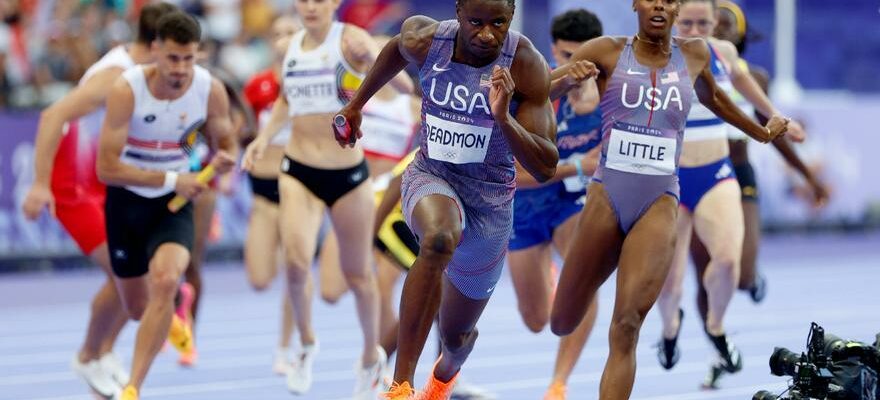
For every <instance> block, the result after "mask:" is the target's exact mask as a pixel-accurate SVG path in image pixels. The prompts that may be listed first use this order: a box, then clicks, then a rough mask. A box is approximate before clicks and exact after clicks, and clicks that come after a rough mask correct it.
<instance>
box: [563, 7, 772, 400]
mask: <svg viewBox="0 0 880 400" xmlns="http://www.w3.org/2000/svg"><path fill="white" fill-rule="evenodd" d="M680 6H681V3H680V1H677V0H633V2H632V8H633V11H634V12H636V14H637V16H638V33H637V34H636V35H634V36H633V37H601V38H597V39H594V40H591V41H589V42H587V43H586V44H585V45H583V46H581V48H580V49H578V51H577V52H575V54H574V56H573V57H572V63H574V62H578V61H581V60H586V61H590V62H592V63H594V64H595V68H598V70H599V71H601V73H600V74H599V78H598V80H597V83H598V87H599V93H601V96H602V97H601V102H600V108H601V109H602V156H601V160H600V165H599V169H598V170H597V172H596V174H595V176H594V178H593V181H592V182H591V183H590V186H589V188H588V191H587V202H586V205H585V206H584V211H583V213H582V215H581V218H582V220H583V221H585V222H588V223H582V224H579V225H578V228H577V233H576V234H575V238H574V240H575V241H576V242H575V244H574V245H572V246H570V249H569V253H568V255H567V256H566V257H565V265H564V267H563V270H562V276H561V277H560V279H559V284H558V286H557V289H556V298H555V300H554V302H553V311H552V315H551V321H550V324H551V328H552V329H553V332H554V333H556V334H559V335H567V334H570V333H571V332H572V331H574V329H575V327H576V326H577V325H578V324H579V323H580V321H581V320H582V319H583V317H584V315H585V313H586V311H587V308H588V305H589V304H590V302H591V301H592V299H593V297H594V296H595V295H596V291H597V290H598V288H599V287H600V286H601V285H602V283H604V282H605V280H606V279H608V277H609V276H610V275H611V273H612V272H614V270H615V269H617V292H616V298H615V304H614V313H613V315H612V318H611V326H610V332H609V340H610V343H609V345H610V352H609V357H608V360H607V361H606V364H605V371H604V373H603V375H602V381H601V384H600V387H599V398H600V399H603V400H606V399H615V400H616V399H626V398H629V396H630V394H631V392H632V386H633V382H634V380H635V372H636V370H635V366H636V362H635V361H636V358H635V350H636V344H637V343H638V340H639V332H640V330H641V326H642V323H643V321H644V319H645V316H646V315H647V313H648V311H650V309H651V307H652V306H653V304H654V301H655V300H656V299H657V296H658V295H659V293H660V290H661V289H662V287H663V283H664V281H665V279H666V276H667V275H668V272H669V266H670V261H671V259H672V253H673V247H674V245H675V238H676V237H675V224H676V217H677V211H678V196H679V185H678V176H677V172H678V158H679V154H680V151H681V145H682V139H683V135H684V129H685V122H686V119H687V115H688V112H689V111H690V108H691V104H692V102H693V101H695V100H699V101H700V103H702V104H705V105H706V106H707V107H708V108H709V110H711V111H712V112H713V113H715V114H716V115H718V116H719V117H720V118H722V119H724V120H726V121H728V122H730V123H732V124H734V125H736V126H737V127H739V128H740V129H742V130H743V131H745V132H746V133H748V134H749V135H750V136H752V137H754V138H756V139H758V140H760V141H762V142H767V141H770V140H772V139H773V138H775V137H776V136H778V135H780V134H782V133H783V132H785V130H786V126H787V120H785V119H783V118H781V117H778V116H774V117H773V118H771V119H770V121H769V123H768V125H767V126H766V127H761V126H760V125H758V124H756V123H754V122H753V121H752V120H751V119H749V117H748V116H746V115H745V114H743V113H742V111H740V110H739V108H737V107H736V105H735V104H734V103H733V102H732V101H731V100H730V99H729V98H728V97H727V96H726V95H725V94H724V93H723V91H721V89H720V88H719V87H718V86H717V85H716V83H715V79H714V78H713V76H712V72H711V68H710V62H709V61H710V53H709V49H708V46H707V45H706V42H705V41H704V40H702V39H680V38H673V37H672V26H673V24H674V23H675V19H676V18H677V17H678V12H679V7H680ZM562 73H565V68H560V69H558V70H557V71H554V76H556V75H557V74H562Z"/></svg>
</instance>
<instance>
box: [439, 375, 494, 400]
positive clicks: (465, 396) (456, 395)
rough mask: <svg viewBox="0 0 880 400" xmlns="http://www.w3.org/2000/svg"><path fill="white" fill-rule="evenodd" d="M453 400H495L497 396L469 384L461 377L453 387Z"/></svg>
mask: <svg viewBox="0 0 880 400" xmlns="http://www.w3.org/2000/svg"><path fill="white" fill-rule="evenodd" d="M450 399H452V400H495V395H494V394H492V393H490V392H489V391H488V390H486V389H483V388H481V387H479V386H475V385H471V384H468V383H467V382H466V381H463V380H462V379H461V377H459V378H458V381H457V382H455V386H453V387H452V396H451V397H450Z"/></svg>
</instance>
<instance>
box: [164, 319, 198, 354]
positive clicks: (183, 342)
mask: <svg viewBox="0 0 880 400" xmlns="http://www.w3.org/2000/svg"><path fill="white" fill-rule="evenodd" d="M168 341H169V342H171V345H172V346H174V348H175V349H177V351H179V352H180V353H181V354H188V353H191V352H193V341H192V330H190V329H189V327H188V326H187V325H186V323H185V322H183V320H182V319H181V318H180V317H178V316H177V314H173V315H172V316H171V329H169V330H168Z"/></svg>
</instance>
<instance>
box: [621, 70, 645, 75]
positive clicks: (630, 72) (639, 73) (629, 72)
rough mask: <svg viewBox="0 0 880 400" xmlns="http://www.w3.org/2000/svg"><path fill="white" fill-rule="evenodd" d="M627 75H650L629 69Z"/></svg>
mask: <svg viewBox="0 0 880 400" xmlns="http://www.w3.org/2000/svg"><path fill="white" fill-rule="evenodd" d="M626 74H627V75H647V74H648V73H647V72H641V71H633V69H632V68H627V70H626Z"/></svg>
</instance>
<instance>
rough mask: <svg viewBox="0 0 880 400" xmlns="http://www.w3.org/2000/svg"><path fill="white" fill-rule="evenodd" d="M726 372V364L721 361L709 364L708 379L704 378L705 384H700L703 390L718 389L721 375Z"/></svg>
mask: <svg viewBox="0 0 880 400" xmlns="http://www.w3.org/2000/svg"><path fill="white" fill-rule="evenodd" d="M724 373H725V371H724V366H723V365H722V364H721V363H719V362H713V363H712V365H710V366H709V373H708V374H706V379H705V380H703V384H702V385H700V387H701V388H702V389H703V390H716V389H718V382H719V381H721V377H722V376H723V375H724Z"/></svg>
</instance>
